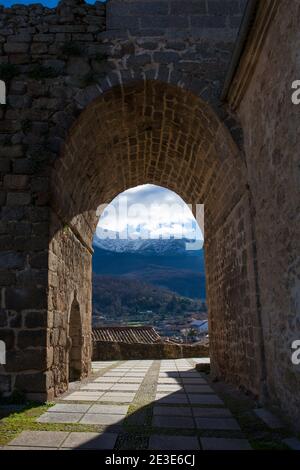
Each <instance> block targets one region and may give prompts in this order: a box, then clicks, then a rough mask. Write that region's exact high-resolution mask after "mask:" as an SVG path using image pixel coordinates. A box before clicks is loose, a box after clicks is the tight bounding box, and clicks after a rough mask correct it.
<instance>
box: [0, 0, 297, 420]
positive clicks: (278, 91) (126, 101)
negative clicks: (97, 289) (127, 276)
mask: <svg viewBox="0 0 300 470" xmlns="http://www.w3.org/2000/svg"><path fill="white" fill-rule="evenodd" d="M278 3H280V8H279V9H278V10H276V8H277V2H276V5H275V6H274V14H273V13H272V18H271V21H264V22H263V24H264V25H267V27H268V28H269V29H267V31H266V34H265V36H264V38H263V41H262V42H261V44H260V48H259V52H260V54H261V55H260V56H259V54H258V55H257V54H256V50H255V54H254V53H252V52H253V51H251V50H250V49H251V47H250V46H249V47H250V49H249V56H248V58H250V59H251V60H250V62H251V61H252V58H253V57H255V58H256V62H255V64H252V62H251V64H250V66H249V67H248V65H247V67H246V68H247V73H248V71H249V73H250V75H251V77H249V80H248V79H247V80H246V84H242V85H241V83H240V82H241V79H240V75H239V74H238V76H237V79H236V80H235V81H234V83H235V84H236V87H237V89H238V92H237V93H236V92H235V91H236V90H231V91H230V93H229V95H230V96H229V97H228V101H229V107H231V109H229V107H227V106H226V105H224V104H223V103H221V101H220V99H219V98H218V97H219V95H220V92H221V87H222V83H223V82H224V79H225V75H226V71H227V68H228V65H229V60H230V53H231V51H232V50H233V46H234V41H235V38H236V33H237V29H238V25H239V22H240V19H241V13H242V7H243V6H244V4H245V3H244V2H241V1H237V0H230V1H229V0H228V1H226V2H224V1H221V0H220V1H219V0H207V1H202V0H197V1H196V0H185V2H184V8H183V3H182V2H180V1H178V0H159V1H156V2H150V1H149V0H147V1H145V2H141V1H140V0H132V1H127V0H123V1H122V2H118V1H115V0H114V1H110V2H108V4H107V5H106V6H104V5H83V4H77V3H76V4H72V7H71V8H70V5H67V4H62V5H60V6H58V7H57V9H56V11H54V10H48V9H46V8H44V7H42V6H39V7H36V6H29V7H22V8H19V7H18V8H12V9H11V8H10V9H6V8H2V9H1V20H0V38H1V39H0V42H1V48H2V49H1V50H2V52H3V53H4V54H5V55H4V56H3V61H5V63H8V64H11V65H12V66H15V67H16V68H14V67H12V68H11V70H10V73H11V74H12V75H13V77H12V78H11V79H10V84H9V93H8V105H7V107H6V108H5V110H2V109H1V110H0V171H1V181H2V182H3V184H2V187H1V191H0V205H1V227H2V228H1V230H3V232H2V234H1V240H0V242H1V243H0V244H1V249H2V250H3V251H2V254H1V256H0V268H1V276H0V281H1V290H0V292H1V308H3V309H5V311H6V315H4V316H3V318H4V320H3V327H1V328H4V329H7V328H11V330H12V332H13V333H12V335H11V337H14V338H17V337H18V334H17V331H16V330H19V329H20V328H21V327H20V320H21V321H24V322H25V323H24V324H23V325H24V328H25V329H27V328H28V329H29V328H30V329H32V330H33V331H34V329H35V328H41V329H42V328H45V325H43V324H42V323H41V319H39V320H38V319H37V320H36V321H37V324H36V326H34V324H35V323H34V320H33V318H31V320H29V317H28V318H27V316H26V314H27V313H28V312H29V311H30V312H34V311H35V310H45V311H47V317H48V325H49V329H50V333H51V334H50V336H49V343H50V344H49V345H48V346H49V347H48V348H47V351H48V354H49V360H48V362H47V364H48V365H47V367H48V369H47V373H48V374H49V376H51V380H50V379H49V383H48V384H47V383H44V384H43V385H42V386H41V387H44V389H43V392H44V393H45V394H47V393H49V395H51V394H53V387H54V389H55V393H56V394H59V393H61V392H62V391H64V390H65V389H66V388H67V386H68V380H69V377H68V376H67V370H68V361H69V356H68V348H67V344H68V328H69V313H70V312H71V310H72V308H73V307H74V301H75V303H76V302H77V303H78V305H79V316H77V319H79V318H80V321H78V324H80V328H81V332H82V335H81V336H82V343H80V347H79V348H78V350H77V353H76V354H77V356H80V354H78V351H79V350H80V351H81V360H80V357H77V366H78V364H79V363H81V367H80V370H79V372H80V376H82V377H83V376H85V375H87V374H88V373H89V370H90V365H89V363H90V358H91V354H92V348H91V340H90V337H91V256H92V252H91V250H90V248H91V240H92V236H93V231H94V229H95V224H96V222H97V217H96V209H97V206H98V205H99V204H100V203H102V202H103V201H109V200H111V199H112V198H113V197H114V196H115V195H116V194H118V193H119V192H121V191H123V190H124V189H128V188H129V187H133V186H136V185H138V184H142V183H146V182H152V183H155V184H158V185H161V186H165V187H168V188H170V189H172V190H174V191H176V192H178V193H179V194H180V195H181V196H182V197H183V198H184V199H185V200H186V202H188V203H193V204H196V203H199V202H200V203H204V204H205V211H206V227H205V243H206V270H207V295H208V299H209V309H210V343H211V356H212V374H213V375H214V376H215V377H222V376H225V378H226V380H228V381H232V382H234V383H235V384H236V385H237V386H241V387H243V388H246V389H247V390H249V391H250V392H252V393H253V394H255V395H256V396H257V395H260V396H261V398H264V396H265V395H267V396H269V397H270V400H271V401H272V400H273V401H274V402H275V403H276V404H278V402H279V403H280V404H281V405H282V406H283V407H284V410H285V411H286V413H287V414H288V416H290V418H291V419H292V420H293V419H295V416H297V422H298V423H299V422H300V420H299V419H298V417H299V407H298V403H297V396H298V395H299V393H297V391H298V390H299V387H300V384H299V374H297V373H296V372H295V368H294V366H293V365H292V362H291V361H290V353H291V351H290V346H291V340H292V339H295V338H296V337H297V335H298V332H299V328H300V326H299V315H298V310H297V306H298V304H299V301H298V297H299V296H298V291H299V289H298V284H299V268H298V267H297V266H296V264H295V260H296V259H297V255H298V252H299V247H298V240H299V236H298V226H297V223H296V221H297V220H298V218H297V216H298V212H299V210H298V200H299V197H298V186H299V184H298V179H297V176H296V175H297V174H298V167H297V165H298V159H297V155H298V148H299V142H298V140H297V136H298V135H299V133H298V130H297V122H298V115H297V107H296V106H292V105H291V102H290V100H289V99H284V100H283V99H282V96H283V88H284V90H286V88H285V87H283V85H282V77H283V76H286V77H297V75H299V61H298V60H297V57H296V55H295V47H294V44H295V38H296V37H297V34H298V25H299V15H300V11H299V5H298V3H297V2H292V3H291V2H287V0H283V1H282V2H278ZM268 5H269V4H268ZM265 8H266V7H264V6H263V7H261V9H260V12H259V15H257V18H256V20H255V24H254V25H253V30H254V31H255V32H259V31H261V30H262V29H261V28H260V26H259V22H260V19H261V18H262V16H263V14H264V10H265ZM272 11H273V10H272ZM278 11H280V13H278ZM287 12H289V14H288V13H287ZM105 15H106V16H107V17H105ZM41 19H42V21H41ZM255 38H256V34H251V40H249V41H250V42H252V43H255V40H256V39H255ZM265 38H267V39H266V40H265ZM272 44H278V45H279V46H278V47H279V50H278V51H277V52H278V53H277V54H276V58H275V56H274V51H273V49H272ZM247 54H248V52H247V51H246V50H245V56H247ZM286 57H289V58H290V62H289V64H288V65H287V62H286ZM248 58H247V57H246V59H247V60H248ZM246 59H245V60H246ZM242 62H243V61H241V63H240V67H242ZM31 63H34V64H36V65H38V66H37V67H28V64H31ZM247 64H248V62H247ZM67 69H69V70H68V72H67ZM66 72H67V73H66ZM78 73H79V74H81V77H80V80H79V79H78V77H77V75H78ZM270 77H271V78H270ZM240 85H241V86H240ZM285 86H286V85H285ZM289 87H290V85H288V88H289ZM270 90H272V93H271V92H270ZM285 93H286V92H285ZM25 95H26V96H25ZM274 96H275V98H274ZM83 109H84V111H83ZM79 113H81V115H80V116H79V118H78V115H79ZM77 119H78V121H76V120H77ZM239 122H240V123H241V124H237V123H239ZM71 126H72V131H71V133H69V129H70V128H71ZM241 128H242V131H243V134H244V142H243V141H242V140H241V138H240V136H241V134H242V132H241ZM228 130H229V131H230V132H228ZM253 136H255V139H254V138H253ZM236 143H237V144H238V146H237V145H236ZM63 144H66V145H63ZM62 148H64V151H63V153H60V152H61V149H62ZM240 148H242V151H241V152H240ZM96 155H97V156H98V158H97V159H96V158H95V156H96ZM50 168H51V169H53V171H52V172H51V175H50ZM43 178H45V180H44V181H43ZM46 179H48V181H46ZM44 183H45V184H44ZM100 187H101V191H100V189H99V188H100ZM270 188H272V191H271V190H270ZM50 204H51V210H50ZM278 214H280V217H279V216H278ZM291 221H295V223H291ZM43 222H45V224H44V223H43ZM26 263H28V264H26ZM29 266H30V268H31V269H29ZM35 270H36V271H40V273H38V272H34V271H35ZM45 270H46V271H47V273H48V275H47V276H45ZM26 271H27V272H26ZM283 280H284V281H283ZM75 293H76V295H75ZM75 297H76V299H75ZM9 311H14V312H16V316H15V317H10V318H11V323H10V324H9V326H7V325H8V323H7V322H8V315H7V314H8V312H9ZM24 311H25V312H24ZM26 321H28V323H27V325H26ZM39 322H40V323H39ZM78 324H77V327H78ZM29 325H30V326H29ZM78 329H79V327H78ZM25 336H26V335H24V337H23V339H22V341H23V345H24V346H25V345H27V344H29V342H28V339H26V340H25ZM20 338H21V336H20ZM34 341H36V340H34ZM15 346H16V347H17V344H15ZM43 347H46V345H45V344H44V345H43ZM16 357H17V356H16ZM15 363H16V361H14V364H15ZM78 369H79V367H78ZM29 370H30V369H26V370H25V369H24V370H23V371H22V374H21V375H19V376H18V374H17V373H8V372H6V373H8V374H9V379H8V381H9V383H16V384H17V383H18V382H20V381H21V382H22V381H23V380H24V379H23V377H25V376H27V377H28V376H29V375H30V372H29V374H28V371H29ZM20 377H21V378H20ZM282 377H284V378H285V379H284V380H282ZM27 384H28V387H29V389H30V390H31V385H30V384H29V382H28V383H27V382H26V384H25V382H24V383H23V389H24V390H25V391H26V386H27ZM5 387H6V385H5ZM47 387H48V389H47ZM265 387H266V388H267V394H265V393H264V388H265ZM47 390H48V392H47ZM39 391H40V390H39ZM199 399H200V398H199Z"/></svg>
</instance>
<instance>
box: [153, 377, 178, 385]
mask: <svg viewBox="0 0 300 470" xmlns="http://www.w3.org/2000/svg"><path fill="white" fill-rule="evenodd" d="M157 383H158V384H171V385H176V384H179V385H181V384H182V382H181V380H180V379H179V378H176V379H175V378H172V377H159V378H158V379H157Z"/></svg>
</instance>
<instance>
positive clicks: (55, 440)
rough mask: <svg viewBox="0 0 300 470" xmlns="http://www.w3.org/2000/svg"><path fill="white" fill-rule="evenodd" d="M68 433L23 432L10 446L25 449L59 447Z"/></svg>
mask: <svg viewBox="0 0 300 470" xmlns="http://www.w3.org/2000/svg"><path fill="white" fill-rule="evenodd" d="M68 434H69V433H68V432H63V431H23V432H21V434H20V435H19V436H17V437H15V439H13V440H12V441H11V442H10V443H9V446H23V447H36V446H37V444H39V447H46V448H48V447H59V446H60V445H61V444H62V443H63V441H64V440H65V439H66V437H67V436H68Z"/></svg>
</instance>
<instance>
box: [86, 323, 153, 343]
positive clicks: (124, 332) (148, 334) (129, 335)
mask: <svg viewBox="0 0 300 470" xmlns="http://www.w3.org/2000/svg"><path fill="white" fill-rule="evenodd" d="M92 338H93V342H99V341H101V342H118V343H128V344H129V343H130V344H135V343H140V344H141V343H143V344H152V343H159V342H160V341H161V338H160V336H159V335H158V333H157V332H156V331H155V329H154V328H153V327H152V326H132V327H127V326H104V327H102V328H93V331H92Z"/></svg>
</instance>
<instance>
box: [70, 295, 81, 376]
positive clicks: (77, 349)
mask: <svg viewBox="0 0 300 470" xmlns="http://www.w3.org/2000/svg"><path fill="white" fill-rule="evenodd" d="M81 332H82V325H81V316H80V307H79V303H78V301H77V299H76V296H75V298H74V300H73V303H72V307H71V312H70V320H69V341H70V350H69V382H74V381H75V380H80V379H81V373H82V344H83V341H82V334H81Z"/></svg>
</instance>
